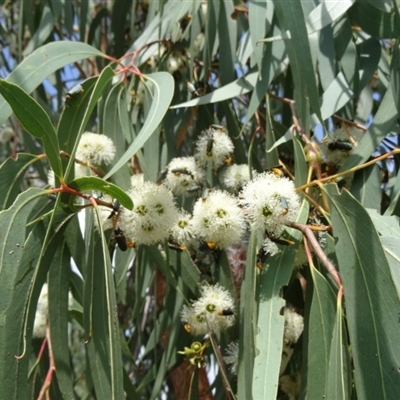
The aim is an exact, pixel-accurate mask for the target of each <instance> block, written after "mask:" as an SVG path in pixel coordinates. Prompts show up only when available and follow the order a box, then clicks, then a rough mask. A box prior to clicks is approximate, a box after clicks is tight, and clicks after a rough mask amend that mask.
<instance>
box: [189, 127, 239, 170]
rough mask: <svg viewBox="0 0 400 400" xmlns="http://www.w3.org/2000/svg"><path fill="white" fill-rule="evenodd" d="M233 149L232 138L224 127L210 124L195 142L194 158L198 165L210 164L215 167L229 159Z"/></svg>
mask: <svg viewBox="0 0 400 400" xmlns="http://www.w3.org/2000/svg"><path fill="white" fill-rule="evenodd" d="M233 149H234V146H233V143H232V140H231V139H230V137H229V136H228V135H227V133H226V130H225V128H223V127H222V126H221V127H219V126H216V125H211V127H210V128H208V129H206V130H204V131H203V132H202V133H201V135H200V137H199V140H198V141H197V142H196V151H195V158H196V161H197V162H198V163H199V165H201V166H206V165H210V166H211V167H212V168H214V169H216V168H218V167H220V166H221V165H223V164H224V163H225V162H226V161H227V159H229V156H230V154H231V153H232V152H233Z"/></svg>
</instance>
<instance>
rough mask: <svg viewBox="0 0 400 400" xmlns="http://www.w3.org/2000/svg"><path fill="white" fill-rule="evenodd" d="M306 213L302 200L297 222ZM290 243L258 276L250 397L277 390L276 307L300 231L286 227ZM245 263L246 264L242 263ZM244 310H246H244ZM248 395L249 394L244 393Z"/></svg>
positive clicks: (279, 336) (279, 322) (279, 324)
mask: <svg viewBox="0 0 400 400" xmlns="http://www.w3.org/2000/svg"><path fill="white" fill-rule="evenodd" d="M307 217H308V203H307V202H305V201H303V203H302V206H301V210H300V213H299V215H298V217H297V222H300V223H304V222H305V221H306V220H307ZM287 231H288V233H289V235H290V239H291V240H294V241H295V245H294V246H288V247H286V248H285V249H284V250H282V252H281V253H279V254H277V255H276V256H274V257H273V258H272V259H271V261H270V262H269V263H268V267H267V270H266V271H263V272H262V273H261V276H260V284H259V288H258V291H257V302H258V315H257V325H256V326H257V329H256V336H255V340H256V350H257V351H256V357H255V360H254V372H253V379H252V385H253V398H254V399H256V398H260V399H275V398H276V394H277V390H278V378H279V369H280V364H281V359H282V345H283V325H284V318H283V317H282V316H281V314H280V311H281V309H282V307H283V306H284V305H285V301H284V300H283V299H282V297H281V296H280V294H281V290H282V287H283V286H285V285H287V284H288V282H289V280H290V276H291V275H292V271H293V262H294V259H295V257H296V253H297V248H298V245H299V242H300V240H301V233H300V232H299V231H298V230H295V229H292V228H291V229H287ZM246 267H247V266H246ZM244 312H247V311H246V310H245V311H244ZM248 398H250V397H248Z"/></svg>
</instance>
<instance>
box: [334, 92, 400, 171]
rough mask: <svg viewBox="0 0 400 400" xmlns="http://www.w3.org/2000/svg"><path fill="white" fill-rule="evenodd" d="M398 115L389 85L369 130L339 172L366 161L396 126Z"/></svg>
mask: <svg viewBox="0 0 400 400" xmlns="http://www.w3.org/2000/svg"><path fill="white" fill-rule="evenodd" d="M397 117H398V112H397V108H396V104H395V102H394V101H393V92H392V87H391V86H389V87H388V90H387V91H386V93H385V96H384V97H383V99H382V101H381V104H380V106H379V109H378V111H377V113H376V115H375V117H374V120H373V122H372V124H371V126H370V127H369V129H368V130H367V132H365V133H364V136H363V137H362V139H361V141H360V143H359V144H358V146H357V147H356V148H355V149H354V150H353V151H352V153H351V155H350V157H349V158H348V159H347V160H346V161H345V163H344V164H343V166H342V167H341V168H340V171H339V172H341V171H346V170H347V169H350V168H352V167H355V166H356V165H358V164H361V163H363V162H365V161H366V160H367V159H368V157H369V156H370V155H371V154H372V153H373V152H374V151H375V149H376V148H377V147H378V144H379V143H380V142H381V141H382V140H383V139H384V138H385V136H386V135H387V134H388V132H390V131H391V129H392V128H393V127H394V126H395V124H396V121H397Z"/></svg>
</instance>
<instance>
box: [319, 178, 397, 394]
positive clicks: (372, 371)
mask: <svg viewBox="0 0 400 400" xmlns="http://www.w3.org/2000/svg"><path fill="white" fill-rule="evenodd" d="M326 193H327V195H328V198H329V202H330V205H331V212H332V214H331V216H332V228H333V235H334V236H335V237H336V238H337V245H336V254H337V259H338V262H339V272H340V276H341V278H342V281H343V286H344V295H345V301H346V314H347V324H348V329H349V336H350V344H351V348H352V356H353V360H354V378H355V386H356V391H357V398H358V399H372V398H373V399H396V398H399V397H400V374H399V372H398V366H399V365H400V342H399V340H398V336H399V319H398V313H397V310H400V300H399V297H398V293H397V291H396V287H395V285H394V282H393V277H392V275H391V271H390V267H389V265H388V261H387V259H386V256H385V252H384V250H383V248H382V245H381V242H380V240H379V236H378V234H377V232H376V230H375V227H374V225H373V223H372V221H371V218H370V217H369V215H368V213H367V212H366V210H365V209H364V208H363V207H362V206H361V205H360V204H359V203H358V201H357V200H355V199H354V198H353V197H352V196H351V195H350V194H349V193H348V192H347V191H343V192H342V193H341V194H340V193H339V192H338V189H337V187H336V185H333V184H332V185H327V186H326ZM393 310H396V311H395V312H394V311H393Z"/></svg>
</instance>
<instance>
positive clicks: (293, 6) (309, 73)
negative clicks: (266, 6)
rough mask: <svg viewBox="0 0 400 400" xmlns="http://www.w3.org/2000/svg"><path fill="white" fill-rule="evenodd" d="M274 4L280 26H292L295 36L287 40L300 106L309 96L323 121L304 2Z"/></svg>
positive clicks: (302, 116)
mask: <svg viewBox="0 0 400 400" xmlns="http://www.w3.org/2000/svg"><path fill="white" fill-rule="evenodd" d="M274 6H275V12H276V17H277V18H278V21H279V23H280V26H281V27H282V28H284V29H286V30H289V31H290V34H291V39H289V40H285V46H286V50H287V52H288V55H289V59H290V66H291V71H292V75H293V81H294V87H295V96H294V97H295V100H296V104H297V107H299V106H300V104H301V102H303V101H304V99H306V98H307V99H308V100H309V102H310V106H311V108H312V109H313V111H314V112H315V113H316V114H317V117H318V118H319V120H320V121H321V123H322V122H323V118H322V116H321V110H320V105H319V94H318V90H317V84H316V80H315V71H314V64H313V60H312V57H311V50H310V43H309V39H308V34H307V28H306V24H305V18H304V15H303V9H302V5H301V2H299V1H298V0H289V1H285V2H282V1H279V0H274ZM300 119H301V120H302V121H303V122H304V121H305V120H307V118H306V117H305V115H302V114H300ZM304 129H308V127H304Z"/></svg>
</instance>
